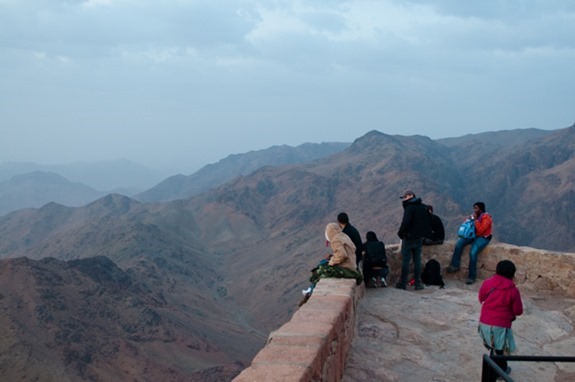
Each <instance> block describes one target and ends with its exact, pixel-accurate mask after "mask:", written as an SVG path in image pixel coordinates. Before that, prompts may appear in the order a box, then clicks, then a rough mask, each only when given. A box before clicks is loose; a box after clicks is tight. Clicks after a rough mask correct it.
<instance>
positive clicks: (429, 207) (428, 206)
mask: <svg viewBox="0 0 575 382" xmlns="http://www.w3.org/2000/svg"><path fill="white" fill-rule="evenodd" d="M427 210H428V211H429V213H430V214H432V213H433V206H432V205H431V204H428V205H427Z"/></svg>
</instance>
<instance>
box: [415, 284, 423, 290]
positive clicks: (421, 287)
mask: <svg viewBox="0 0 575 382" xmlns="http://www.w3.org/2000/svg"><path fill="white" fill-rule="evenodd" d="M422 289H425V287H424V286H423V284H417V285H415V290H422Z"/></svg>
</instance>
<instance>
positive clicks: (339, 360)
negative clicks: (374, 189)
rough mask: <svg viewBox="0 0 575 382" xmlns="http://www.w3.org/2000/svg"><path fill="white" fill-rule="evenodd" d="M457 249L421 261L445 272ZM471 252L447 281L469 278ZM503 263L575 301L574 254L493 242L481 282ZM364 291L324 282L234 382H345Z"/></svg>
mask: <svg viewBox="0 0 575 382" xmlns="http://www.w3.org/2000/svg"><path fill="white" fill-rule="evenodd" d="M454 245H455V242H446V243H445V244H443V245H437V246H429V247H424V251H423V261H422V263H423V264H425V261H427V260H429V259H431V258H435V259H437V260H438V261H439V262H440V264H441V265H442V269H445V267H447V265H449V261H450V259H451V254H452V253H453V247H454ZM386 248H387V255H388V261H389V265H390V270H391V271H390V274H389V276H388V284H389V286H390V287H393V285H394V283H395V282H396V281H397V279H398V276H399V273H400V268H401V254H400V253H399V245H388V246H386ZM468 253H469V247H467V248H466V250H465V251H464V253H463V256H462V264H461V270H460V271H459V272H456V273H454V274H450V275H444V277H446V278H459V279H463V278H466V276H467V268H466V264H467V262H468V259H469V257H468ZM504 259H507V260H511V261H513V262H514V263H515V265H516V267H517V273H516V275H515V282H516V284H517V285H518V286H519V288H520V289H521V290H525V289H527V290H531V291H533V292H536V293H538V294H542V295H544V294H553V296H566V297H575V254H573V253H563V252H550V251H545V250H539V249H534V248H528V247H517V246H513V245H507V244H495V243H492V244H490V245H489V246H487V248H486V249H485V250H484V251H483V252H482V253H481V254H480V255H479V259H478V262H477V268H478V278H479V279H480V280H481V279H485V278H488V277H490V276H491V275H493V274H494V273H495V266H496V265H497V263H498V262H499V261H500V260H504ZM363 293H364V288H363V286H359V287H358V286H356V285H355V280H345V279H323V280H321V281H320V282H319V283H318V285H317V287H316V289H315V291H314V293H313V295H312V297H311V298H310V299H309V301H308V302H307V303H306V304H305V305H303V306H302V307H301V308H300V309H299V310H298V311H297V312H296V313H294V315H293V317H292V319H291V320H290V321H289V322H287V323H286V324H284V325H283V326H282V327H281V328H279V329H278V330H276V331H274V332H272V333H271V334H270V336H269V338H268V341H267V343H266V346H265V347H264V348H263V349H262V350H261V351H260V352H259V353H258V354H257V355H256V357H255V358H254V359H253V361H252V364H251V366H250V367H249V368H247V369H245V370H244V371H242V373H241V374H239V375H238V376H237V377H236V378H235V379H234V381H235V382H248V381H249V382H258V381H262V382H264V381H265V382H274V381H278V382H279V381H281V382H289V381H294V382H304V381H305V382H309V381H340V380H341V378H342V375H343V371H344V368H345V361H346V357H347V354H348V351H349V348H350V345H351V342H352V339H353V332H354V325H355V319H356V316H355V314H356V307H357V303H358V301H359V299H360V298H361V297H362V296H363Z"/></svg>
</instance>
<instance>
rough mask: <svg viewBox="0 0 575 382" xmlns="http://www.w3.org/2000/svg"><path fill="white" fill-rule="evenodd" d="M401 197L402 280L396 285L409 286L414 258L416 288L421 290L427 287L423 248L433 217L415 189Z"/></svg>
mask: <svg viewBox="0 0 575 382" xmlns="http://www.w3.org/2000/svg"><path fill="white" fill-rule="evenodd" d="M400 198H401V200H402V204H403V218H402V220H401V225H400V226H399V231H398V232H397V235H398V236H399V238H400V239H401V258H402V261H401V280H400V281H399V282H398V283H397V284H396V285H395V287H396V288H398V289H405V288H406V287H407V276H408V274H409V265H410V263H411V259H412V258H413V273H414V275H413V276H414V279H415V290H421V289H424V288H425V287H424V286H423V283H422V282H421V249H422V245H423V238H424V237H428V236H429V235H430V234H431V219H430V215H429V212H428V211H427V207H426V206H425V204H423V203H422V201H421V198H417V197H416V196H415V193H414V192H413V191H411V190H407V191H405V192H404V193H403V195H402V196H400Z"/></svg>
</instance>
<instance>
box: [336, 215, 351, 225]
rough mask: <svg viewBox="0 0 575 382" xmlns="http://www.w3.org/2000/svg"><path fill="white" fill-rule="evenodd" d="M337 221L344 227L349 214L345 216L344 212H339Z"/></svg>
mask: <svg viewBox="0 0 575 382" xmlns="http://www.w3.org/2000/svg"><path fill="white" fill-rule="evenodd" d="M337 222H338V223H339V225H341V226H342V227H344V226H346V225H348V224H349V216H347V214H346V213H345V212H340V213H339V215H337Z"/></svg>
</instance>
